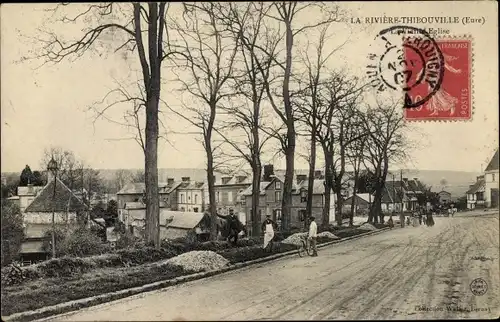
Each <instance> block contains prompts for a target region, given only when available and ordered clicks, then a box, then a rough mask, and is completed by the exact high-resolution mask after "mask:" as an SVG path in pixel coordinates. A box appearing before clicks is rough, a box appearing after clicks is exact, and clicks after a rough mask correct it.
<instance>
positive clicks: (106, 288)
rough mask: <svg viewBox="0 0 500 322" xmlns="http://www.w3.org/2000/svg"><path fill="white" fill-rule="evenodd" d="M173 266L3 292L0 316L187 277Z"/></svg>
mask: <svg viewBox="0 0 500 322" xmlns="http://www.w3.org/2000/svg"><path fill="white" fill-rule="evenodd" d="M190 273H192V272H188V271H184V270H183V269H182V268H181V267H178V266H175V265H166V264H164V265H162V266H158V265H143V266H138V267H134V268H114V269H113V268H106V269H99V270H96V271H95V272H92V273H86V274H83V275H82V276H78V277H64V278H47V279H40V280H36V281H30V282H27V283H24V284H21V285H13V286H7V287H3V288H2V302H1V309H2V315H3V316H6V315H11V314H14V313H18V312H25V311H30V310H36V309H39V308H42V307H45V306H51V305H56V304H60V303H64V302H68V301H73V300H78V299H82V298H86V297H92V296H96V295H100V294H105V293H108V292H115V291H119V290H124V289H127V288H132V287H137V286H141V285H145V284H150V283H154V282H158V281H162V280H167V279H172V278H175V277H178V276H183V275H187V274H190Z"/></svg>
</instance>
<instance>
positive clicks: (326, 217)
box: [321, 151, 333, 229]
mask: <svg viewBox="0 0 500 322" xmlns="http://www.w3.org/2000/svg"><path fill="white" fill-rule="evenodd" d="M324 154H325V203H324V205H323V218H322V222H321V225H322V226H323V228H325V229H326V228H328V226H329V225H330V203H331V200H330V192H331V191H332V190H333V173H332V167H333V157H332V155H331V154H330V153H329V152H328V151H325V153H324Z"/></svg>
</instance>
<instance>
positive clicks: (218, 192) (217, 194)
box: [215, 191, 220, 203]
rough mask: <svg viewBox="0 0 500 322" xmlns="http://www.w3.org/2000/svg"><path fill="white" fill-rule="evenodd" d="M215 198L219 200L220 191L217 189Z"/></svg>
mask: <svg viewBox="0 0 500 322" xmlns="http://www.w3.org/2000/svg"><path fill="white" fill-rule="evenodd" d="M215 199H216V202H217V203H219V202H220V191H217V193H216V194H215Z"/></svg>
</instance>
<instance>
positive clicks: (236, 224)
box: [227, 209, 240, 246]
mask: <svg viewBox="0 0 500 322" xmlns="http://www.w3.org/2000/svg"><path fill="white" fill-rule="evenodd" d="M227 220H228V224H229V238H228V240H229V241H232V244H233V245H234V246H236V245H237V244H238V234H239V232H240V220H239V219H238V217H236V215H235V214H234V210H233V209H229V216H228V218H227Z"/></svg>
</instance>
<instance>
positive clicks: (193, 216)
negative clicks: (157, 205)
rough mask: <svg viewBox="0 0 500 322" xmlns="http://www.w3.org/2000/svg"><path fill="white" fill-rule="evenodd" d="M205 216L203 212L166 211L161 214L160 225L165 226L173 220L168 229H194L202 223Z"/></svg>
mask: <svg viewBox="0 0 500 322" xmlns="http://www.w3.org/2000/svg"><path fill="white" fill-rule="evenodd" d="M203 216H204V213H202V212H185V211H171V210H164V211H161V212H160V224H162V225H164V224H165V223H166V222H167V220H169V219H172V221H171V222H170V223H168V227H174V228H182V229H193V228H195V227H196V226H197V225H198V224H199V223H200V222H201V220H202V219H203Z"/></svg>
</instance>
